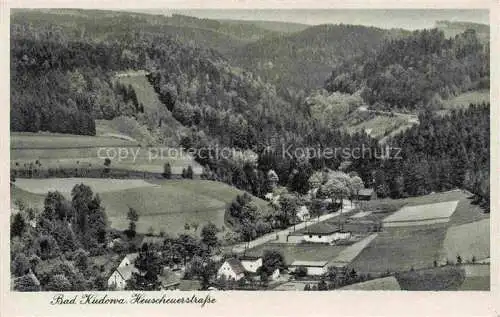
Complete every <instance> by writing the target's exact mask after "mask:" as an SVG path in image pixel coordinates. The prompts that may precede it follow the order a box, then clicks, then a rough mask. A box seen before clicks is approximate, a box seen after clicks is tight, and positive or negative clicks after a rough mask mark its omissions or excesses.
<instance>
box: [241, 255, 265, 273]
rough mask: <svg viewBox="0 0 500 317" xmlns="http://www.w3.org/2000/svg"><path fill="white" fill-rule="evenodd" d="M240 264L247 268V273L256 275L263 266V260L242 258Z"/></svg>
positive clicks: (250, 257) (253, 257) (254, 257)
mask: <svg viewBox="0 0 500 317" xmlns="http://www.w3.org/2000/svg"><path fill="white" fill-rule="evenodd" d="M240 262H241V265H243V267H244V268H245V271H246V272H251V273H256V272H257V270H258V269H259V268H260V267H261V266H262V258H261V257H256V256H242V257H240Z"/></svg>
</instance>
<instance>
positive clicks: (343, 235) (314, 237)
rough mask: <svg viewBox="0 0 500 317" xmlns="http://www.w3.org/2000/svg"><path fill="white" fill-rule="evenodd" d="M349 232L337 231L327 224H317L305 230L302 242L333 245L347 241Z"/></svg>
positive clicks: (349, 235)
mask: <svg viewBox="0 0 500 317" xmlns="http://www.w3.org/2000/svg"><path fill="white" fill-rule="evenodd" d="M350 237H351V232H348V231H343V230H340V229H337V228H336V227H335V226H332V225H329V224H327V223H318V224H316V225H313V226H311V227H309V228H307V229H306V230H305V231H304V233H303V238H304V241H306V242H313V243H333V242H335V241H338V240H347V239H349V238H350Z"/></svg>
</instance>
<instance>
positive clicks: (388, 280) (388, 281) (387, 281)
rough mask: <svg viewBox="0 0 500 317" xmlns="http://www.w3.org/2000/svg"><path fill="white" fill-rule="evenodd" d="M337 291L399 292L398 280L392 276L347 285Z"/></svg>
mask: <svg viewBox="0 0 500 317" xmlns="http://www.w3.org/2000/svg"><path fill="white" fill-rule="evenodd" d="M339 290H345V291H399V290H401V286H399V283H398V280H397V279H396V278H395V277H394V276H388V277H382V278H377V279H374V280H370V281H366V282H361V283H356V284H352V285H347V286H344V287H342V288H340V289H339Z"/></svg>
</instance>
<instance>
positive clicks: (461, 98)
mask: <svg viewBox="0 0 500 317" xmlns="http://www.w3.org/2000/svg"><path fill="white" fill-rule="evenodd" d="M482 102H490V91H489V90H480V91H469V92H465V93H463V94H460V95H458V96H456V97H454V98H451V99H448V100H445V101H444V102H443V104H444V108H445V109H457V108H458V109H460V108H467V107H469V105H470V104H471V103H474V104H480V103H482Z"/></svg>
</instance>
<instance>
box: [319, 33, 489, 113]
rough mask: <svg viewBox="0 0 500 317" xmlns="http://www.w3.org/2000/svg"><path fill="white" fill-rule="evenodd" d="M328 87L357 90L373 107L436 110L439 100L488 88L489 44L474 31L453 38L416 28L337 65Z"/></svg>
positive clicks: (439, 106) (440, 104)
mask: <svg viewBox="0 0 500 317" xmlns="http://www.w3.org/2000/svg"><path fill="white" fill-rule="evenodd" d="M326 88H327V89H328V90H329V91H339V92H346V93H354V92H355V91H358V90H361V96H362V97H363V99H364V100H365V101H366V102H367V103H368V104H369V105H370V106H371V107H373V108H374V109H403V110H409V111H418V110H422V109H423V108H428V109H431V110H438V109H440V108H441V107H442V100H443V99H448V98H451V97H453V96H456V95H458V94H460V93H462V92H466V91H469V90H475V89H485V88H489V43H486V44H482V43H481V42H480V41H479V39H478V37H477V35H476V32H475V31H474V30H467V31H466V32H464V33H461V34H458V35H456V36H455V37H454V38H452V39H448V38H446V37H445V36H444V33H443V32H442V31H438V30H437V29H432V30H422V31H414V32H413V33H412V34H411V35H410V36H408V37H403V38H399V39H393V40H388V41H385V43H384V45H383V46H382V47H381V48H380V49H378V50H377V51H375V52H368V53H366V54H364V55H363V56H361V57H359V58H357V59H356V60H353V61H349V62H346V63H343V64H342V65H341V66H338V67H335V68H334V70H333V72H332V75H331V76H330V78H329V79H328V81H327V83H326Z"/></svg>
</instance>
